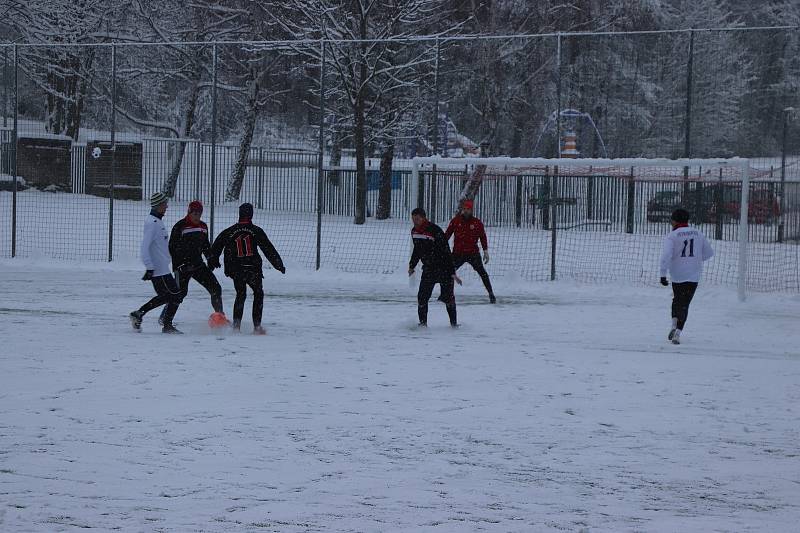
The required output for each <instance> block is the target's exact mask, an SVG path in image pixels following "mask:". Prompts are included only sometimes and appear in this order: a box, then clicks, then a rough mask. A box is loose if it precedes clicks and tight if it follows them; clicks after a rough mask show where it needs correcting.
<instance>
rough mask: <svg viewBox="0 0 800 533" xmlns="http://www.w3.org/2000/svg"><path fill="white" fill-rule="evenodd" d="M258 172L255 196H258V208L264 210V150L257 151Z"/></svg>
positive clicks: (261, 148)
mask: <svg viewBox="0 0 800 533" xmlns="http://www.w3.org/2000/svg"><path fill="white" fill-rule="evenodd" d="M257 150H258V171H257V172H256V177H257V178H258V183H257V184H256V185H257V195H258V208H259V209H264V148H263V147H259V148H258V149H257Z"/></svg>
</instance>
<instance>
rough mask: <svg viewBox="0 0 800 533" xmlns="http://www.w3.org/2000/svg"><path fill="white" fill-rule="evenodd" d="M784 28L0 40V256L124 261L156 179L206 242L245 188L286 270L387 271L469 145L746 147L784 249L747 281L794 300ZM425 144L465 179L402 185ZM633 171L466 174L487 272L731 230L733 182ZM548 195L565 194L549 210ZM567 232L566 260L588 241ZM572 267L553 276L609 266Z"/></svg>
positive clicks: (534, 148)
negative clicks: (674, 221)
mask: <svg viewBox="0 0 800 533" xmlns="http://www.w3.org/2000/svg"><path fill="white" fill-rule="evenodd" d="M799 34H800V32H798V29H797V28H767V29H721V30H686V31H669V32H655V31H654V32H638V33H624V34H614V33H600V34H598V33H586V34H552V35H542V36H514V37H491V38H478V37H474V38H466V37H452V38H446V37H431V38H415V39H405V40H388V41H364V42H360V41H355V42H353V41H347V42H344V41H318V42H307V41H298V42H275V43H269V42H252V43H236V44H233V43H199V44H198V43H193V44H187V43H147V44H130V43H125V44H110V43H109V44H101V45H60V46H55V45H33V44H17V45H13V44H9V45H2V46H0V53H2V57H1V58H0V61H2V65H1V67H2V70H1V71H0V75H1V77H2V82H1V83H2V85H1V86H0V99H2V127H1V128H0V213H1V214H0V256H37V255H39V256H45V257H54V258H60V259H71V260H112V259H115V258H121V257H135V256H136V255H137V254H138V246H139V238H140V233H141V227H140V226H141V222H142V219H143V218H144V215H145V214H146V213H147V211H148V205H147V201H146V199H147V198H148V197H149V195H150V194H152V193H153V192H155V191H158V190H161V191H164V192H166V193H167V194H168V195H169V196H170V197H171V198H172V199H173V202H172V206H171V208H170V210H169V211H168V214H167V224H171V223H174V222H175V221H176V220H178V219H179V218H180V217H182V216H183V215H184V213H185V207H186V204H187V203H188V202H189V201H192V200H196V199H197V200H201V201H203V202H204V204H205V205H206V211H205V213H204V218H205V219H206V220H207V221H208V223H209V225H210V227H211V229H212V233H214V234H216V233H219V232H220V231H221V230H222V229H224V227H226V226H227V225H229V224H232V223H234V222H236V214H237V206H238V205H239V204H240V203H242V202H245V201H248V202H250V203H252V204H253V205H254V206H255V207H256V210H257V215H256V220H257V222H259V223H260V224H261V225H263V226H264V227H265V229H266V230H267V232H268V233H269V234H270V236H271V238H272V239H273V241H274V242H275V244H276V246H277V247H278V249H279V251H281V252H282V254H283V255H284V257H285V259H286V261H287V263H288V264H289V265H297V266H300V267H304V268H321V267H322V268H334V269H339V270H345V271H354V272H379V273H389V272H395V271H397V270H400V269H403V268H404V265H405V263H406V261H407V259H408V257H407V255H408V252H409V239H408V227H407V226H408V222H407V216H408V212H409V210H410V209H411V208H413V207H415V206H416V203H419V204H420V205H425V206H426V207H427V208H428V210H429V214H430V216H431V219H432V220H434V221H436V222H438V223H441V224H446V223H447V222H448V221H449V219H450V217H451V216H452V215H453V213H454V212H455V210H456V208H457V205H458V200H459V198H460V194H461V191H462V188H463V186H464V181H465V179H466V178H467V177H468V175H469V174H470V172H471V168H470V164H469V159H468V157H470V156H475V155H478V154H483V155H508V156H512V157H559V156H564V157H587V158H588V157H609V158H616V157H642V158H655V157H666V158H677V157H735V156H741V157H748V158H750V160H751V162H752V169H751V177H752V181H753V185H752V187H753V188H752V192H751V197H752V199H753V203H752V205H751V218H752V220H751V229H750V232H751V240H752V241H753V242H754V243H758V246H760V247H770V248H769V249H770V250H780V253H779V254H778V255H779V256H780V258H781V259H780V260H778V261H774V260H770V261H769V264H767V263H766V262H759V258H758V256H756V257H754V258H753V262H752V265H753V271H754V272H756V273H757V275H758V276H760V277H762V278H763V280H762V281H761V282H758V283H755V282H754V283H753V284H752V286H753V287H754V288H761V289H765V290H792V291H797V290H800V286H798V282H797V274H796V271H797V250H798V242H800V113H798V112H795V111H794V108H800V38H799ZM420 155H442V156H450V157H459V156H464V157H465V164H464V170H463V171H461V170H458V169H452V168H451V169H438V170H437V169H435V168H434V169H431V170H430V171H431V175H430V178H429V179H426V180H424V181H423V182H422V183H424V185H423V186H422V188H421V189H419V190H418V189H415V187H417V186H418V184H415V183H414V182H413V181H412V179H411V173H410V170H409V169H410V160H411V159H412V158H413V157H414V156H420ZM643 178H646V177H642V176H618V175H603V174H602V173H599V174H597V173H595V174H591V175H584V176H574V177H569V178H567V177H562V179H560V180H557V181H555V182H552V180H551V179H550V178H549V177H547V176H542V175H540V174H539V173H537V172H529V173H525V172H523V173H518V175H517V176H515V177H514V178H513V179H497V180H491V179H490V180H486V181H484V183H483V184H482V188H481V190H480V204H481V205H482V208H481V209H482V214H483V216H484V217H485V223H486V225H487V227H488V231H489V234H490V238H491V237H492V235H493V234H494V236H495V237H496V238H495V239H494V243H493V244H492V246H493V247H494V248H505V249H507V250H509V253H511V254H514V255H515V256H518V257H517V259H519V261H517V260H515V261H511V262H509V263H508V265H509V266H507V267H503V266H502V264H497V265H495V266H494V272H495V274H498V275H499V274H509V275H515V276H520V277H522V278H526V279H549V276H550V264H549V260H548V259H547V253H546V252H547V250H545V249H546V248H547V246H548V245H547V244H546V243H545V242H544V241H541V240H537V239H538V238H537V235H538V233H537V232H538V231H541V230H548V228H550V227H551V224H554V225H555V227H556V228H557V229H558V230H559V231H563V232H573V233H575V234H577V233H580V235H581V236H582V237H581V238H582V239H588V238H589V237H585V236H586V235H591V234H595V233H599V232H605V233H608V234H613V235H617V236H620V238H637V236H640V237H644V236H654V237H655V236H658V235H660V234H662V233H663V232H664V231H665V230H666V228H667V222H666V221H665V220H664V218H665V213H666V212H667V211H668V210H669V208H671V207H673V206H676V205H684V206H690V207H691V209H692V211H693V214H694V217H695V221H696V222H697V223H698V224H701V225H702V227H703V229H704V231H706V233H707V234H708V235H709V236H710V237H713V238H714V239H715V240H718V241H721V242H724V241H732V240H734V239H735V238H736V232H735V229H733V226H732V225H730V224H728V223H727V222H726V209H727V210H731V209H733V207H732V206H733V202H730V201H727V199H728V197H729V196H731V195H732V194H733V193H732V192H731V191H730V190H729V186H723V185H719V186H711V185H709V177H708V176H703V177H702V179H701V180H700V179H696V178H697V177H693V176H685V178H686V179H685V181H684V182H677V181H676V182H657V181H653V180H648V179H643ZM550 197H558V198H563V199H569V201H567V200H564V202H565V203H564V204H563V205H562V206H560V207H559V210H558V217H559V219H558V220H557V221H555V222H552V221H551V220H549V218H548V217H549V216H550V212H549V210H548V209H543V208H542V206H545V205H547V202H548V198H550ZM507 229H514V230H517V229H518V230H520V231H519V232H517V231H506V230H507ZM567 235H568V234H567ZM565 242H566V243H572V244H571V246H573V247H574V250H573V252H571V253H574V254H579V253H580V249H581V247H583V246H586V245H587V242H588V241H586V242H584V241H582V240H580V239H577V240H574V239H573V240H572V241H570V240H567V241H565ZM768 257H777V256H776V255H775V254H772V253H771V254H768ZM653 261H655V259H654V260H653ZM512 264H513V265H522V264H524V265H525V267H524V268H522V267H519V266H510V265H512ZM582 268H583V267H581V262H580V261H576V262H575V263H574V266H572V267H570V268H569V269H563V270H562V271H561V273H560V274H559V275H560V276H561V277H570V278H576V279H604V280H613V279H620V276H617V275H616V274H614V273H613V272H609V273H608V274H607V275H604V276H597V275H596V273H594V274H591V275H589V274H587V272H588V270H587V269H588V267H586V268H584V269H583V270H582ZM777 270H781V273H778V272H776V271H777ZM786 272H789V273H790V274H786ZM622 277H623V278H624V277H625V276H622ZM723 278H724V277H723ZM723 278H720V279H721V281H720V282H721V283H725V282H727V281H725V279H723Z"/></svg>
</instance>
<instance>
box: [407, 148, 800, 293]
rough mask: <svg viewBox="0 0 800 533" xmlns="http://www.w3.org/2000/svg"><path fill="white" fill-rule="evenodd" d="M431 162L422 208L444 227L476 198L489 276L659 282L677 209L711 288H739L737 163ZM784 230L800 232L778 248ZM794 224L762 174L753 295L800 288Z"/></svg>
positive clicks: (753, 244) (753, 211) (757, 185)
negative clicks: (687, 219) (693, 231)
mask: <svg viewBox="0 0 800 533" xmlns="http://www.w3.org/2000/svg"><path fill="white" fill-rule="evenodd" d="M425 161H426V163H425V164H424V165H422V166H421V169H420V181H421V182H422V183H423V189H424V193H427V195H426V196H423V198H422V202H421V204H422V205H423V206H424V207H425V208H426V209H427V210H428V211H435V212H439V213H442V214H441V215H440V216H439V217H438V218H437V220H436V221H437V222H440V223H442V224H443V225H444V224H447V222H448V221H449V217H451V216H452V215H453V214H454V212H455V210H456V209H457V207H458V205H459V202H460V200H462V199H463V198H467V197H469V198H474V200H475V202H476V204H475V205H476V207H475V214H476V216H478V217H479V218H481V219H482V220H483V221H484V224H485V225H486V227H487V232H488V235H489V241H490V248H491V249H492V251H493V252H492V258H493V261H492V266H491V272H492V273H493V274H494V275H498V276H515V277H521V278H523V279H531V280H545V279H550V276H551V275H552V274H553V273H554V274H555V276H556V278H557V279H573V280H577V281H581V282H616V281H625V282H635V283H644V284H653V283H655V282H657V281H658V275H657V272H658V257H659V253H660V249H661V242H662V239H663V236H664V235H665V234H666V233H668V232H669V230H670V225H669V220H670V217H671V214H672V211H673V210H675V209H677V208H679V207H681V208H685V209H687V210H688V211H689V212H690V213H691V216H692V223H693V224H694V225H695V226H697V227H698V228H699V229H701V230H702V231H703V232H704V233H705V234H706V236H707V237H708V238H709V239H712V242H713V244H714V247H715V248H716V251H717V253H716V255H715V257H714V258H713V259H712V260H711V261H710V262H709V263H708V264H707V265H706V273H705V277H704V280H705V281H706V282H708V283H711V284H717V285H729V286H735V285H736V284H737V282H738V279H739V228H740V224H739V221H740V206H741V196H742V180H743V176H744V172H745V170H744V166H743V164H742V163H741V162H740V161H737V160H730V161H715V160H709V161H703V162H700V161H696V162H693V163H687V164H686V166H681V165H680V164H670V165H663V164H659V162H658V161H653V162H648V161H647V160H636V161H634V162H633V163H629V164H624V163H623V164H609V163H608V162H594V161H592V160H580V159H576V160H560V162H554V163H553V164H531V163H530V162H526V160H520V162H519V163H515V162H514V160H513V159H508V160H507V161H506V162H505V163H503V164H500V165H493V164H489V165H481V164H480V161H479V160H478V162H477V163H475V162H473V163H468V164H464V163H461V164H462V165H463V166H462V168H461V169H460V170H456V169H455V168H454V167H455V166H456V165H458V164H459V163H454V162H453V160H444V159H442V160H440V161H439V162H438V163H437V160H436V159H435V158H428V159H426V160H425ZM464 161H469V160H464ZM756 174H757V173H756ZM757 175H758V174H757ZM476 180H477V181H478V182H479V184H478V185H477V186H476V185H475V183H474V182H475V181H476ZM434 181H435V182H436V183H437V185H436V186H435V187H432V185H431V184H432V183H433V182H434ZM795 185H796V184H784V186H785V187H786V189H787V196H788V197H791V195H792V194H796V187H795ZM431 191H436V193H435V195H434V194H431ZM781 222H782V223H783V224H784V226H785V229H784V232H785V234H786V236H787V237H788V236H790V235H793V234H794V237H791V238H789V239H786V238H784V240H786V241H788V242H782V243H781V242H777V241H778V227H779V224H780V223H781ZM798 223H800V217H799V216H798V213H797V211H796V210H792V209H786V210H784V211H781V209H780V183H779V182H775V181H768V180H766V179H765V178H763V177H759V178H758V179H757V180H755V181H753V182H751V183H750V186H749V208H748V241H749V247H750V254H749V257H750V266H749V270H748V278H747V286H748V288H749V289H751V290H797V288H798V287H800V285H798V282H799V280H798V266H797V261H796V259H797V248H798V247H797V244H796V241H794V242H792V241H791V239H792V238H793V239H796V238H797V234H796V228H797V225H798ZM553 243H555V246H554V245H553ZM553 256H554V262H555V264H554V267H555V268H554V269H553V268H552V267H553V265H552V263H551V261H553ZM467 275H468V276H471V275H472V274H471V273H468V274H467Z"/></svg>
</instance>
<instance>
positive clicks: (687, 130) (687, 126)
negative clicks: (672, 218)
mask: <svg viewBox="0 0 800 533" xmlns="http://www.w3.org/2000/svg"><path fill="white" fill-rule="evenodd" d="M693 92H694V30H691V31H690V32H689V57H688V58H687V60H686V122H685V123H684V130H683V157H684V158H686V159H689V158H690V157H692V93H693ZM683 180H684V181H683V196H684V198H685V197H686V196H687V195H688V194H689V167H684V169H683ZM684 201H685V199H684Z"/></svg>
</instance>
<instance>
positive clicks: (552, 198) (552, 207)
mask: <svg viewBox="0 0 800 533" xmlns="http://www.w3.org/2000/svg"><path fill="white" fill-rule="evenodd" d="M556 151H557V152H558V153H557V154H556V159H561V32H558V33H557V34H556ZM558 171H559V169H558V167H555V169H554V170H553V176H552V177H551V178H549V180H548V181H549V183H548V189H549V191H548V192H549V194H548V195H547V196H548V201H549V205H548V208H549V209H548V211H549V213H550V216H549V218H550V220H549V222H550V281H555V279H556V254H557V251H558V247H557V242H556V239H557V228H556V226H557V225H558V224H557V220H558V219H557V218H556V214H557V212H556V178H555V177H556V176H557V175H558Z"/></svg>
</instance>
